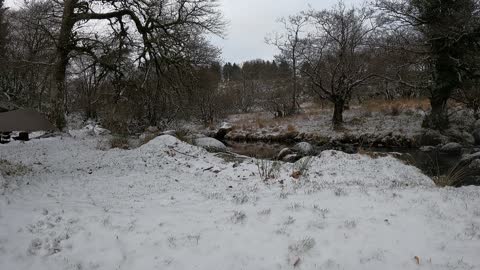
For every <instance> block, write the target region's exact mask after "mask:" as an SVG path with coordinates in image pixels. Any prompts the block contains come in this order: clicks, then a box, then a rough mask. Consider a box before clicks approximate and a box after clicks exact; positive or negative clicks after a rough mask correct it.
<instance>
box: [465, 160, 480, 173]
mask: <svg viewBox="0 0 480 270" xmlns="http://www.w3.org/2000/svg"><path fill="white" fill-rule="evenodd" d="M468 168H469V169H472V170H474V171H480V159H474V160H473V161H472V162H471V163H470V165H468Z"/></svg>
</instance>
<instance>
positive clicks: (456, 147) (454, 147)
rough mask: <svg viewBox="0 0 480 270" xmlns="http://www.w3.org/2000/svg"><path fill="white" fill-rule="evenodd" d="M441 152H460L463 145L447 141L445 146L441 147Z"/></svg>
mask: <svg viewBox="0 0 480 270" xmlns="http://www.w3.org/2000/svg"><path fill="white" fill-rule="evenodd" d="M440 152H443V153H451V154H454V153H455V154H459V153H461V152H462V145H461V144H459V143H454V142H452V143H447V144H445V145H444V146H442V147H440Z"/></svg>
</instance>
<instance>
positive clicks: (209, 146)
mask: <svg viewBox="0 0 480 270" xmlns="http://www.w3.org/2000/svg"><path fill="white" fill-rule="evenodd" d="M193 144H194V145H196V146H200V147H202V148H205V149H206V150H207V151H209V152H225V151H227V147H226V146H225V144H223V143H222V142H221V141H219V140H217V139H214V138H209V137H205V138H198V139H195V140H194V141H193Z"/></svg>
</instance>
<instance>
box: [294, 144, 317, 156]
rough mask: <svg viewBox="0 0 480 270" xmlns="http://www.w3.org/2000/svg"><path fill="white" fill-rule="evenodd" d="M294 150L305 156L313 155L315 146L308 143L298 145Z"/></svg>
mask: <svg viewBox="0 0 480 270" xmlns="http://www.w3.org/2000/svg"><path fill="white" fill-rule="evenodd" d="M292 150H293V151H294V152H297V153H298V154H300V155H303V156H308V155H311V154H313V151H314V149H313V146H312V145H311V144H310V143H308V142H300V143H297V144H295V146H294V147H293V148H292Z"/></svg>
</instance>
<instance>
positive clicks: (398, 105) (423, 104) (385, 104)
mask: <svg viewBox="0 0 480 270" xmlns="http://www.w3.org/2000/svg"><path fill="white" fill-rule="evenodd" d="M362 107H363V108H365V109H366V110H367V111H368V112H383V113H386V114H389V115H399V114H400V113H401V112H404V111H406V110H423V111H426V110H428V109H429V108H430V102H429V100H428V99H427V98H423V99H396V100H369V101H367V102H365V103H364V104H363V105H362Z"/></svg>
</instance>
